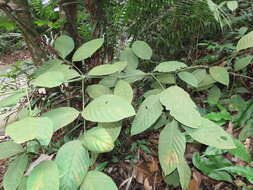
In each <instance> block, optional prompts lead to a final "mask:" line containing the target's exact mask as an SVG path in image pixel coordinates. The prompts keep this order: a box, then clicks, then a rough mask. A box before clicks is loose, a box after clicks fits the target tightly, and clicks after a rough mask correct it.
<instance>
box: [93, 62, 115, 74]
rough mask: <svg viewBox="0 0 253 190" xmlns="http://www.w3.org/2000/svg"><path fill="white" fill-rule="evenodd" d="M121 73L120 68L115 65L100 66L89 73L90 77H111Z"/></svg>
mask: <svg viewBox="0 0 253 190" xmlns="http://www.w3.org/2000/svg"><path fill="white" fill-rule="evenodd" d="M118 71H119V67H118V66H117V65H115V64H105V65H99V66H96V67H94V68H93V69H91V70H90V71H89V73H88V75H90V76H103V75H110V74H113V73H116V72H118Z"/></svg>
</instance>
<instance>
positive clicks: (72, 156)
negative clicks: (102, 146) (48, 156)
mask: <svg viewBox="0 0 253 190" xmlns="http://www.w3.org/2000/svg"><path fill="white" fill-rule="evenodd" d="M55 162H56V164H57V166H58V169H59V174H60V189H61V190H76V189H78V187H79V186H80V185H81V184H82V181H83V179H84V177H85V175H86V174H87V172H88V168H89V165H90V160H89V153H88V151H87V150H86V149H85V148H84V147H83V145H82V144H81V142H80V141H79V140H74V141H70V142H68V143H66V144H64V145H63V146H62V147H61V148H60V149H59V151H58V152H57V155H56V158H55Z"/></svg>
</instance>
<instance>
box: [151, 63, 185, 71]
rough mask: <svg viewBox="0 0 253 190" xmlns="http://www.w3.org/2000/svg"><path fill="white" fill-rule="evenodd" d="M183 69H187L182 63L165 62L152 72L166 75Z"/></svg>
mask: <svg viewBox="0 0 253 190" xmlns="http://www.w3.org/2000/svg"><path fill="white" fill-rule="evenodd" d="M185 67H187V65H186V64H184V63H183V62H179V61H166V62H162V63H160V64H159V65H157V66H156V68H155V70H154V71H158V72H162V73H168V72H174V71H176V70H179V69H183V68H185Z"/></svg>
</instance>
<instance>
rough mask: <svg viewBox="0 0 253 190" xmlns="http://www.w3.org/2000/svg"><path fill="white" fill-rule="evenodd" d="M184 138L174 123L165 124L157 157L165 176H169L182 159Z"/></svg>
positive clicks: (184, 144) (184, 145)
mask: <svg viewBox="0 0 253 190" xmlns="http://www.w3.org/2000/svg"><path fill="white" fill-rule="evenodd" d="M185 147H186V140H185V136H184V135H183V134H182V133H181V132H180V130H179V129H178V124H177V122H176V121H172V122H171V123H169V124H167V125H166V126H165V128H164V129H163V130H162V132H161V134H160V137H159V145H158V155H159V161H160V164H161V167H162V170H163V172H164V174H165V175H169V174H171V173H172V172H173V171H174V170H175V169H176V168H177V167H178V165H179V164H180V161H181V160H182V159H184V152H185Z"/></svg>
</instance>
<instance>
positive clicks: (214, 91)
mask: <svg viewBox="0 0 253 190" xmlns="http://www.w3.org/2000/svg"><path fill="white" fill-rule="evenodd" d="M220 97H221V91H220V89H219V88H218V87H217V86H214V87H213V88H211V89H210V91H209V92H208V97H207V102H208V103H209V104H210V105H215V104H217V103H218V101H219V99H220Z"/></svg>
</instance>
